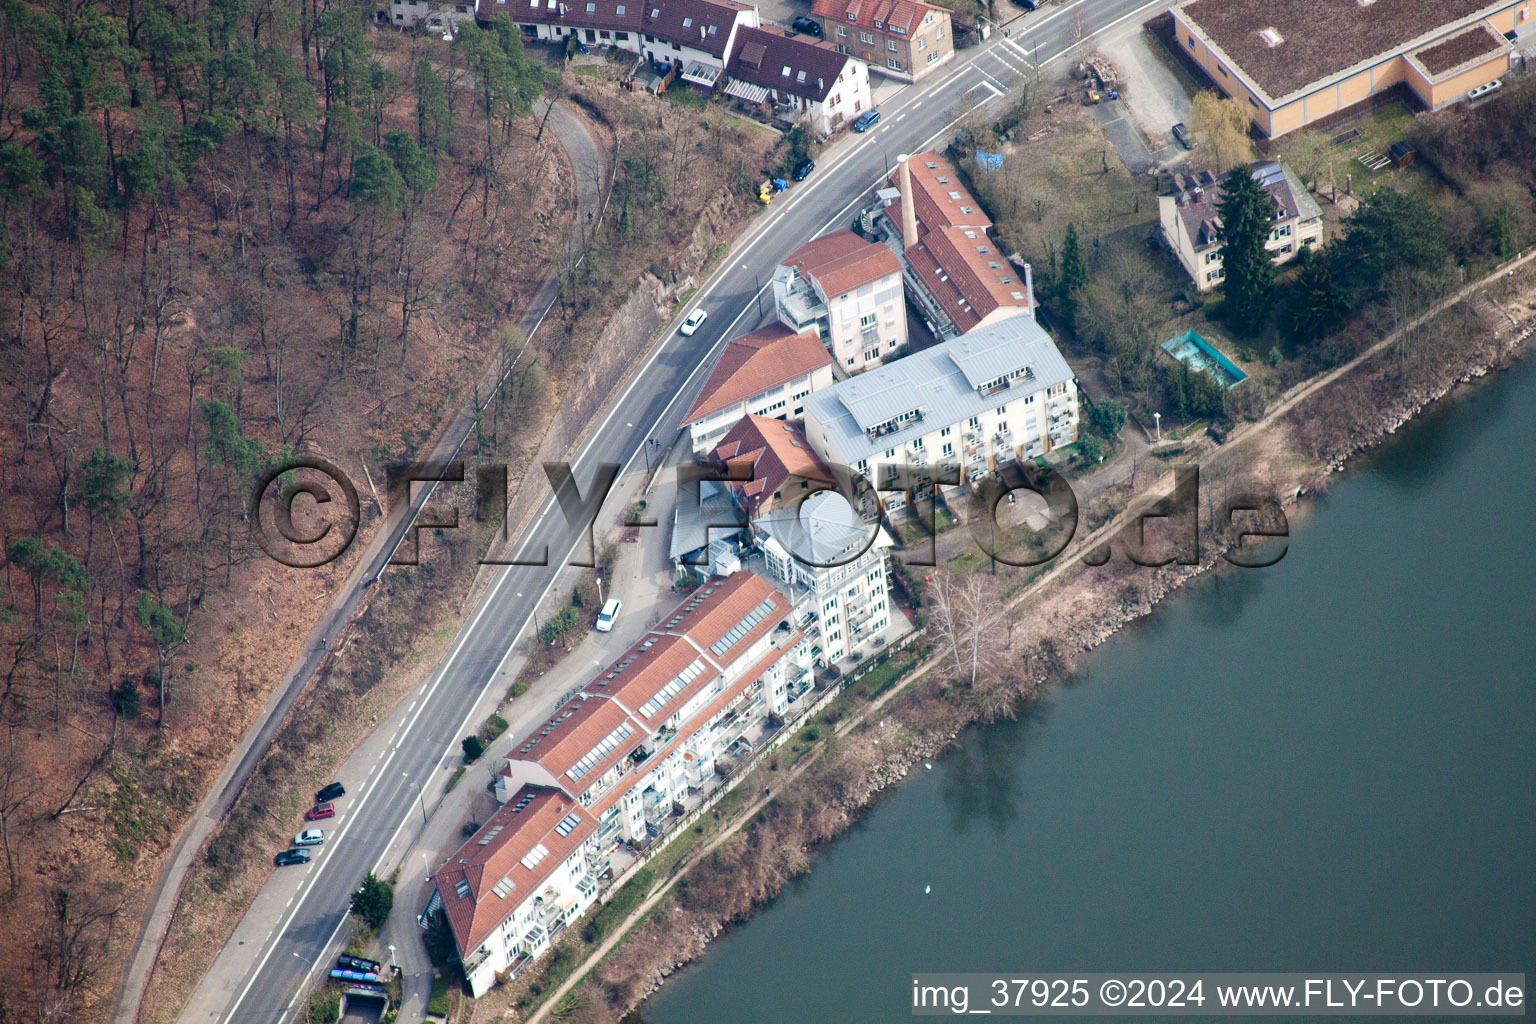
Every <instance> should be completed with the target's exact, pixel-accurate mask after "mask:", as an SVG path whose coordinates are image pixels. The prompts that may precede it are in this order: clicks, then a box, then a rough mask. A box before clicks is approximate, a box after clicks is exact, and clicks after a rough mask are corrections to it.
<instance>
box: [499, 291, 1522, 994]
mask: <svg viewBox="0 0 1536 1024" xmlns="http://www.w3.org/2000/svg"><path fill="white" fill-rule="evenodd" d="M1502 273H1503V272H1502V271H1501V274H1502ZM1489 280H1491V278H1490V279H1484V281H1481V282H1478V284H1477V287H1481V286H1483V285H1486V284H1487V283H1488V282H1489ZM1512 280H1513V283H1517V284H1520V285H1522V286H1523V287H1526V288H1528V287H1529V285H1530V282H1529V278H1528V276H1526V277H1520V276H1517V277H1516V278H1514V279H1512ZM1473 290H1474V289H1472V288H1468V289H1463V290H1462V291H1461V292H1458V293H1457V294H1456V295H1454V296H1452V297H1451V298H1450V299H1448V300H1446V301H1443V302H1442V303H1439V304H1437V305H1436V306H1435V307H1434V308H1432V309H1431V310H1430V311H1428V312H1427V313H1426V314H1424V315H1423V316H1421V317H1419V318H1416V319H1415V320H1414V321H1412V322H1410V323H1409V324H1407V325H1405V326H1404V327H1403V328H1401V329H1400V330H1399V331H1394V332H1393V333H1392V334H1389V335H1388V336H1387V337H1386V338H1384V339H1382V340H1381V341H1380V342H1378V343H1376V344H1375V345H1373V346H1371V348H1370V349H1369V350H1367V351H1366V352H1365V353H1363V354H1361V355H1360V356H1358V357H1356V358H1355V359H1354V360H1351V361H1350V362H1349V363H1346V364H1345V365H1344V366H1341V367H1339V368H1338V369H1336V370H1334V371H1330V373H1328V374H1324V375H1322V376H1321V377H1319V378H1316V379H1314V380H1313V381H1311V382H1308V383H1306V384H1303V385H1300V386H1298V388H1297V389H1295V390H1294V391H1293V392H1292V393H1290V394H1289V395H1287V396H1286V397H1284V398H1283V399H1282V400H1281V401H1280V402H1279V403H1277V404H1276V406H1275V407H1274V408H1273V409H1272V410H1271V411H1270V413H1269V414H1267V415H1266V416H1265V417H1264V419H1262V420H1261V421H1259V422H1258V423H1256V424H1252V425H1248V426H1246V427H1244V428H1242V429H1240V430H1239V431H1234V434H1233V439H1232V440H1231V441H1230V442H1229V443H1228V444H1227V445H1225V446H1222V447H1220V448H1217V449H1215V450H1214V451H1212V452H1210V453H1209V454H1208V456H1207V457H1206V458H1205V459H1202V460H1201V470H1202V482H1203V483H1207V484H1208V486H1209V487H1210V488H1211V493H1213V494H1220V493H1221V492H1223V491H1225V492H1227V493H1240V492H1241V491H1242V490H1244V489H1247V488H1251V487H1253V486H1262V487H1263V488H1264V490H1265V491H1266V492H1267V493H1270V494H1272V495H1275V496H1277V497H1280V498H1284V499H1287V501H1288V504H1290V505H1291V507H1293V508H1294V502H1295V501H1296V500H1297V499H1298V497H1299V496H1300V495H1302V494H1304V493H1310V492H1316V491H1320V490H1324V489H1326V485H1327V478H1328V476H1329V475H1330V474H1331V473H1334V472H1337V471H1338V470H1339V469H1340V468H1342V466H1343V465H1345V464H1346V462H1347V461H1348V460H1349V459H1350V458H1351V457H1353V456H1354V455H1355V454H1358V453H1359V452H1360V451H1362V450H1364V449H1366V448H1368V447H1370V446H1371V445H1373V444H1374V443H1376V442H1377V441H1379V440H1380V439H1381V438H1382V437H1385V436H1387V435H1389V434H1391V433H1392V432H1394V431H1395V430H1396V429H1397V428H1398V427H1399V426H1400V425H1401V424H1402V423H1404V422H1406V421H1407V420H1408V419H1411V418H1412V417H1413V416H1414V415H1416V414H1417V413H1418V412H1419V411H1420V410H1422V409H1423V408H1425V407H1426V406H1428V405H1429V404H1431V403H1432V402H1434V401H1435V400H1437V399H1438V398H1440V397H1442V396H1444V395H1445V394H1446V393H1448V392H1450V391H1451V390H1452V389H1454V388H1455V386H1456V385H1457V384H1458V383H1462V382H1465V381H1468V380H1472V379H1475V378H1477V377H1480V376H1483V375H1484V374H1486V373H1487V372H1489V371H1490V370H1491V369H1493V368H1496V367H1498V366H1500V365H1504V364H1506V363H1507V361H1508V360H1509V359H1510V358H1511V357H1512V355H1513V354H1514V353H1515V352H1516V350H1517V349H1519V348H1520V346H1521V345H1522V344H1523V343H1524V342H1525V341H1526V340H1527V339H1528V338H1529V336H1530V333H1531V327H1532V323H1533V321H1536V318H1528V319H1527V320H1526V323H1525V326H1524V327H1523V328H1522V330H1521V331H1520V332H1514V331H1506V332H1505V333H1504V334H1502V335H1498V336H1495V335H1494V334H1493V333H1492V332H1491V330H1489V329H1488V327H1489V325H1488V324H1484V323H1483V322H1482V320H1481V318H1480V317H1479V316H1478V315H1476V312H1475V311H1474V310H1472V309H1470V307H1467V306H1466V305H1465V304H1464V303H1463V301H1462V300H1464V299H1466V298H1467V297H1469V296H1470V294H1471V293H1472V291H1473ZM1410 343H1411V344H1410ZM1169 489H1170V481H1169V480H1168V479H1166V478H1165V479H1164V480H1161V481H1158V482H1157V484H1156V485H1154V486H1152V487H1148V488H1144V489H1143V491H1142V492H1141V493H1140V494H1137V495H1128V494H1125V493H1114V494H1106V495H1105V496H1103V497H1102V498H1101V499H1098V500H1100V501H1106V502H1113V501H1117V500H1118V501H1119V502H1120V503H1121V504H1120V507H1122V508H1125V511H1124V512H1122V513H1121V514H1120V515H1119V516H1117V517H1116V518H1115V519H1113V520H1111V521H1110V522H1109V523H1108V524H1106V525H1105V526H1104V527H1102V528H1101V529H1100V530H1098V531H1095V532H1094V533H1093V534H1091V535H1090V536H1088V537H1085V538H1083V539H1082V540H1081V541H1079V542H1078V543H1077V544H1076V545H1074V546H1073V547H1072V548H1071V549H1070V550H1069V551H1068V552H1067V553H1065V554H1064V555H1063V556H1062V557H1061V558H1059V559H1058V560H1057V564H1056V565H1055V567H1053V568H1052V570H1051V571H1050V572H1049V573H1047V574H1045V575H1044V576H1042V577H1041V578H1040V579H1038V580H1036V581H1035V582H1033V583H1031V584H1029V585H1028V586H1026V587H1024V588H1023V590H1022V591H1021V593H1020V594H1019V596H1018V597H1017V598H1016V600H1015V601H1014V602H1013V603H1014V605H1015V607H1016V608H1018V609H1021V610H1023V611H1024V612H1025V614H1024V615H1022V616H1021V617H1020V619H1021V621H1020V622H1019V623H1018V627H1017V634H1018V636H1017V639H1016V642H1014V643H1013V644H1011V646H1012V647H1013V649H1014V651H1015V652H1016V653H1017V652H1022V654H1021V656H1019V657H1018V658H1017V659H1016V660H1015V662H1014V663H1013V664H1012V665H1011V666H1008V667H1007V668H1006V669H1005V670H1003V671H1001V672H1000V673H999V674H998V675H997V676H996V677H995V678H992V679H987V680H984V681H983V685H982V686H981V687H979V688H978V687H976V686H966V687H961V686H958V685H954V684H950V685H946V684H945V683H944V682H943V681H942V680H941V679H940V678H939V676H940V675H941V671H940V670H941V666H940V665H938V663H937V659H935V660H930V661H929V662H928V663H927V664H926V665H924V666H922V667H920V668H919V669H917V670H915V671H914V672H913V673H912V674H911V675H910V676H908V678H907V679H906V680H905V681H903V682H902V683H901V684H900V685H899V686H897V687H894V688H892V689H890V690H888V691H886V692H884V693H882V694H880V696H879V697H878V698H877V699H875V700H874V701H872V702H870V703H869V705H868V706H867V707H865V708H862V709H861V710H860V711H859V713H858V714H856V715H855V716H853V717H851V718H850V719H848V720H846V721H844V722H841V723H839V724H838V726H837V728H836V729H835V731H834V732H835V737H834V738H833V739H832V740H831V741H829V742H828V743H826V744H824V745H822V746H821V747H820V748H818V749H817V750H816V751H815V752H814V753H813V754H812V755H811V756H808V757H807V758H805V759H804V760H803V761H802V762H801V763H800V764H799V765H796V766H795V768H794V770H793V771H791V772H788V773H785V775H784V776H781V777H780V778H779V779H778V781H777V784H776V785H775V786H774V789H773V799H772V801H771V802H769V801H759V802H758V803H756V804H754V805H753V806H752V807H749V808H748V809H747V811H746V813H745V814H744V816H743V822H744V823H746V822H748V821H749V822H750V827H746V828H744V829H743V830H742V831H740V832H738V831H734V830H733V831H731V832H729V833H728V834H725V835H722V836H720V837H719V838H718V839H717V840H716V841H715V843H714V844H712V849H710V850H708V851H706V855H703V856H700V857H699V858H697V860H696V861H695V862H694V865H691V866H690V868H689V869H687V870H685V871H684V872H683V873H682V878H681V879H680V880H674V882H669V883H663V884H662V885H660V886H658V887H657V891H655V892H653V893H652V896H651V899H650V900H648V901H647V905H646V906H645V907H642V909H641V911H639V912H637V914H636V915H634V917H635V918H636V919H635V920H632V921H630V922H626V923H625V925H624V926H621V931H622V929H623V928H628V927H631V926H633V929H634V930H633V931H632V932H631V933H630V934H629V935H628V937H627V939H626V941H625V942H624V943H623V944H622V945H621V946H620V947H619V948H617V949H614V950H612V951H611V952H608V953H607V954H606V956H604V955H603V953H604V951H600V952H599V954H598V955H597V956H594V957H592V958H589V961H588V962H587V963H584V964H583V965H582V966H581V967H579V968H578V969H577V970H575V971H574V972H572V973H571V978H572V979H581V980H580V984H579V985H577V984H576V983H575V982H574V981H572V982H568V983H566V984H565V985H562V986H559V987H558V988H557V989H556V991H555V992H553V993H551V994H550V997H549V998H548V999H547V1000H545V1001H544V1002H543V1004H542V1005H543V1006H546V1007H547V1006H553V1005H557V1004H558V1005H559V1007H560V1011H561V1016H562V1018H563V1019H566V1020H573V1019H574V1020H593V1021H599V1020H614V1019H617V1018H618V1017H620V1016H622V1015H623V1014H624V1013H625V1012H627V1011H628V1010H629V1009H631V1008H633V1007H634V1006H635V1005H638V1003H639V1002H640V1001H641V1000H642V999H643V998H644V997H645V995H647V994H649V993H650V992H652V991H654V990H655V989H656V988H657V987H658V986H660V985H661V984H662V983H663V982H664V981H665V979H666V977H667V976H668V975H669V974H671V973H672V972H673V971H675V970H676V969H677V968H678V967H680V966H682V965H683V964H685V963H687V962H688V961H690V960H692V959H694V958H696V957H697V956H699V955H700V954H701V953H702V951H703V950H704V948H705V947H706V946H707V944H708V942H709V941H711V940H712V939H713V938H715V937H716V936H717V935H719V934H720V932H721V931H722V930H723V929H724V928H725V927H726V926H727V925H728V924H730V923H733V922H737V921H741V920H744V919H745V918H746V917H747V916H748V915H750V914H751V913H752V912H753V911H754V910H755V909H756V908H757V907H758V906H760V905H761V904H762V903H763V902H765V901H766V900H767V899H770V898H772V897H773V896H774V895H775V894H777V892H778V891H779V890H780V889H781V888H782V886H783V884H784V883H785V882H786V881H787V880H788V879H789V878H792V877H794V876H795V875H796V874H799V873H801V872H802V871H804V870H807V869H808V866H809V863H810V853H811V852H812V851H813V850H814V848H815V847H816V846H817V845H819V844H821V843H824V842H826V841H827V840H828V839H830V838H832V837H834V836H836V835H837V834H839V833H840V832H842V831H843V830H844V829H846V828H847V827H848V826H849V825H850V824H852V823H853V822H854V821H856V820H857V819H858V817H859V816H861V815H862V814H863V813H864V812H865V811H866V810H867V808H868V807H869V805H870V803H871V802H872V801H873V799H874V798H875V797H876V796H877V795H878V794H879V793H880V792H881V791H882V790H884V789H886V788H887V787H889V786H890V784H891V783H893V782H895V781H898V780H899V779H901V778H902V777H903V776H904V775H905V774H906V773H907V772H908V771H910V770H911V766H912V765H913V764H914V763H916V762H917V761H919V760H921V759H924V758H928V757H931V756H933V755H934V754H935V753H936V752H938V751H939V750H942V749H943V748H944V747H945V746H947V745H948V744H949V743H950V742H952V741H953V739H954V737H955V736H957V735H958V734H959V733H960V732H961V731H962V730H963V729H964V728H965V727H966V726H968V725H970V724H973V723H976V722H981V721H987V720H988V719H989V718H995V717H998V716H1002V715H1012V714H1015V713H1017V711H1018V709H1019V708H1020V707H1021V706H1023V704H1024V703H1026V702H1028V701H1029V700H1030V699H1032V698H1033V697H1035V696H1037V695H1038V694H1039V693H1040V692H1041V690H1042V689H1043V688H1044V687H1045V686H1046V685H1048V684H1049V683H1050V682H1051V681H1053V680H1055V679H1059V678H1061V677H1062V676H1064V675H1066V674H1068V673H1069V672H1070V671H1071V669H1072V666H1073V664H1074V663H1075V662H1076V660H1077V658H1078V657H1080V656H1081V655H1082V654H1083V653H1084V652H1087V651H1090V650H1092V649H1094V648H1095V647H1097V646H1099V645H1100V644H1102V643H1103V642H1104V641H1106V640H1107V639H1108V638H1109V637H1110V636H1112V635H1113V634H1114V633H1115V632H1116V631H1117V630H1118V629H1119V628H1121V627H1122V626H1124V625H1125V624H1127V623H1129V622H1131V621H1134V620H1136V619H1139V618H1141V617H1143V616H1145V615H1147V614H1148V613H1149V612H1150V611H1151V610H1152V608H1153V607H1155V605H1156V604H1157V603H1158V602H1159V601H1161V600H1162V599H1163V598H1165V597H1166V596H1168V595H1169V594H1171V593H1173V592H1174V591H1176V590H1178V589H1180V588H1182V587H1183V586H1184V585H1185V584H1186V583H1188V582H1189V581H1190V580H1192V579H1194V578H1195V577H1196V576H1198V575H1200V574H1201V573H1203V572H1205V571H1207V570H1209V569H1210V568H1212V567H1214V566H1216V565H1218V564H1220V561H1221V557H1220V552H1221V551H1223V550H1226V543H1227V542H1229V541H1230V538H1223V537H1222V536H1220V534H1219V531H1210V532H1209V534H1208V536H1207V538H1206V540H1207V544H1206V550H1205V552H1204V554H1205V557H1204V558H1202V559H1201V560H1200V562H1199V564H1197V565H1189V566H1171V567H1168V568H1164V569H1156V570H1153V569H1143V568H1140V567H1137V566H1132V565H1130V564H1129V563H1127V562H1126V561H1125V559H1124V557H1123V555H1120V554H1118V553H1117V555H1116V558H1115V559H1114V560H1112V561H1111V562H1110V563H1109V564H1108V565H1106V566H1104V567H1102V568H1098V569H1090V568H1088V567H1086V566H1084V565H1083V564H1082V563H1081V561H1080V560H1079V558H1078V556H1079V555H1080V554H1082V553H1083V552H1086V551H1090V550H1092V549H1093V548H1094V547H1096V546H1097V545H1098V544H1100V543H1102V542H1103V541H1105V540H1107V539H1112V538H1113V537H1114V536H1115V535H1116V534H1117V533H1118V532H1119V530H1120V529H1121V528H1122V527H1123V526H1124V525H1125V523H1127V522H1128V521H1130V520H1132V519H1134V518H1135V517H1137V516H1139V515H1140V514H1141V511H1143V510H1144V509H1145V508H1146V507H1147V506H1149V505H1150V504H1151V503H1152V502H1153V501H1155V500H1156V499H1157V498H1158V497H1160V496H1161V495H1163V494H1166V493H1167V492H1168V490H1169ZM1093 511H1094V509H1092V508H1090V509H1089V510H1088V518H1089V521H1094V519H1093V518H1092V513H1093ZM1014 632H1015V631H1014V630H1012V629H1011V630H1010V634H1012V633H1014ZM1014 639H1015V637H1013V636H1012V635H1011V636H1010V640H1014ZM898 694H900V695H901V696H900V697H899V698H898V696H897V695H898ZM700 868H702V869H703V870H699V869H700ZM674 886H675V888H674ZM642 915H643V919H640V918H641V917H642ZM599 959H600V960H601V962H598V961H599ZM594 967H595V970H594V969H593V968H594ZM532 981H533V979H524V980H523V981H522V982H521V983H520V985H519V986H517V988H523V989H526V986H527V985H528V984H530V983H531V982H532ZM572 990H574V991H572ZM509 994H510V995H512V996H513V997H516V996H517V995H518V993H517V992H516V991H515V990H509ZM491 1002H494V1003H498V1004H502V1005H503V1006H504V1005H505V1004H504V1003H503V1001H502V1000H501V999H492V1000H488V1001H487V1000H482V1003H487V1004H488V1003H491ZM485 1010H486V1011H493V1007H491V1006H490V1005H486V1006H485ZM489 1015H490V1012H486V1013H482V1012H480V1011H479V1009H478V1008H477V1013H476V1016H477V1017H480V1016H489ZM538 1016H539V1014H538V1013H535V1014H534V1019H537V1018H538Z"/></svg>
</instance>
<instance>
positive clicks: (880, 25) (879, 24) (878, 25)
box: [875, 21, 885, 28]
mask: <svg viewBox="0 0 1536 1024" xmlns="http://www.w3.org/2000/svg"><path fill="white" fill-rule="evenodd" d="M875 28H885V26H884V25H882V24H881V23H880V22H878V21H877V22H875Z"/></svg>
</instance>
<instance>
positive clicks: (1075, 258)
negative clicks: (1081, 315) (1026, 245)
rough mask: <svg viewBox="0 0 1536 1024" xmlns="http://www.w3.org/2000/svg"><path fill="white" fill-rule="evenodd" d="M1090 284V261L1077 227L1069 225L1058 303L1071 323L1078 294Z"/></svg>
mask: <svg viewBox="0 0 1536 1024" xmlns="http://www.w3.org/2000/svg"><path fill="white" fill-rule="evenodd" d="M1087 283H1088V260H1087V258H1086V257H1084V255H1083V247H1082V243H1080V242H1079V241H1078V238H1077V225H1076V224H1068V225H1067V234H1066V237H1065V238H1063V239H1062V242H1061V274H1060V275H1059V276H1058V277H1057V279H1056V301H1057V303H1058V304H1059V305H1060V307H1061V312H1062V315H1064V316H1065V317H1066V318H1067V321H1068V322H1069V323H1070V322H1071V321H1072V320H1073V318H1074V316H1075V314H1076V312H1077V293H1078V292H1079V291H1080V290H1081V289H1082V288H1083V287H1084V286H1085V285H1086V284H1087Z"/></svg>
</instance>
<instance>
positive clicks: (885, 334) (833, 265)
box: [773, 228, 907, 370]
mask: <svg viewBox="0 0 1536 1024" xmlns="http://www.w3.org/2000/svg"><path fill="white" fill-rule="evenodd" d="M773 302H774V308H775V309H776V310H777V311H778V314H779V322H780V323H782V324H784V325H785V326H786V327H788V328H790V329H792V330H796V331H815V332H816V333H817V335H818V336H819V337H820V338H821V342H822V344H823V345H825V346H826V347H827V349H828V351H830V352H831V353H832V358H833V359H835V360H836V361H837V365H838V366H840V367H842V368H843V369H845V370H864V369H868V368H869V367H871V366H878V365H880V362H881V360H883V359H887V358H890V357H891V356H892V355H893V354H895V353H896V351H897V350H898V349H900V348H901V347H902V346H903V345H905V344H906V343H907V312H906V304H905V303H904V302H903V301H902V296H901V261H900V260H899V259H897V258H896V254H895V253H893V252H892V251H891V248H890V246H887V245H883V244H881V243H879V242H868V241H865V240H864V239H863V238H860V237H859V236H858V235H856V234H854V233H853V232H852V231H849V230H848V229H847V228H844V229H843V230H841V231H834V232H832V233H831V234H829V235H822V236H821V237H820V238H816V239H813V240H811V241H809V242H807V243H805V244H804V245H802V246H801V247H800V248H798V249H796V250H795V251H794V252H792V253H790V255H789V257H788V258H787V259H786V260H785V261H784V262H783V263H781V264H779V266H778V267H777V268H775V269H774V272H773Z"/></svg>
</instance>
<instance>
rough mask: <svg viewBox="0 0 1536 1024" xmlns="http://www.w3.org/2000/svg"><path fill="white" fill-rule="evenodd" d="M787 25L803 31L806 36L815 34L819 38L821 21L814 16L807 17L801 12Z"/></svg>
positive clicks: (797, 30)
mask: <svg viewBox="0 0 1536 1024" xmlns="http://www.w3.org/2000/svg"><path fill="white" fill-rule="evenodd" d="M789 27H790V28H792V29H794V30H795V31H796V32H804V33H805V34H806V35H808V36H816V37H817V38H818V39H819V38H821V22H819V21H817V20H816V19H815V18H807V17H806V16H805V15H803V14H802V15H800V17H798V18H796V19H795V20H794V21H792V22H790V23H789Z"/></svg>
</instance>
